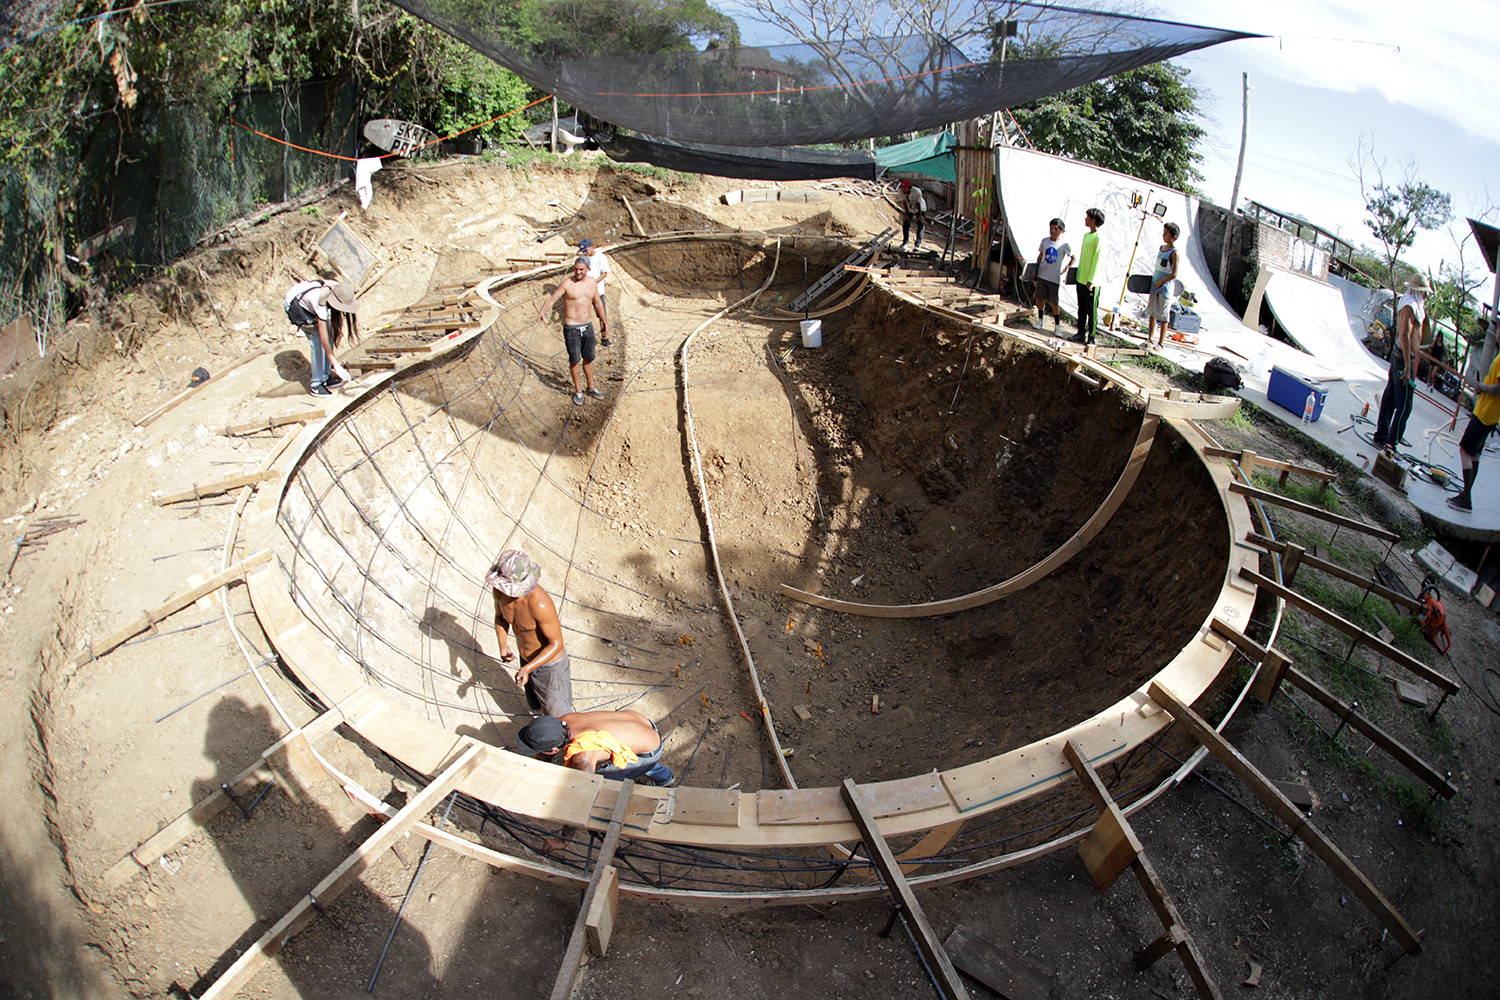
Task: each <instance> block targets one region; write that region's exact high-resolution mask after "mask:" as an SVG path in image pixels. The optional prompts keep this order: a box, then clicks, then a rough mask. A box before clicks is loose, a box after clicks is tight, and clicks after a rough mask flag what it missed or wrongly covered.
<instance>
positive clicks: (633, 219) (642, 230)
mask: <svg viewBox="0 0 1500 1000" xmlns="http://www.w3.org/2000/svg"><path fill="white" fill-rule="evenodd" d="M620 200H621V201H623V202H624V203H625V211H626V212H627V213H629V215H630V224H631V225H632V226H634V227H635V233H636V235H637V236H650V235H651V234H650V233H648V232H646V227H645V226H643V225H641V220H640V219H639V218H638V217H637V216H636V214H635V206H634V205H632V204H630V199H629V198H626V197H625V196H624V195H623V194H622V195H620Z"/></svg>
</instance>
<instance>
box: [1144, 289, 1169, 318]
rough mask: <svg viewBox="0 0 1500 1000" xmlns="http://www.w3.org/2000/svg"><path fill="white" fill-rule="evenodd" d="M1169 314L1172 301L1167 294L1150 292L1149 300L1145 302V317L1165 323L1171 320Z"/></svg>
mask: <svg viewBox="0 0 1500 1000" xmlns="http://www.w3.org/2000/svg"><path fill="white" fill-rule="evenodd" d="M1171 314H1172V300H1171V298H1170V297H1169V296H1168V295H1167V293H1166V292H1152V293H1151V298H1150V299H1149V300H1148V301H1147V302H1146V315H1147V316H1150V317H1151V318H1152V319H1159V320H1161V321H1162V322H1163V323H1165V322H1166V321H1167V320H1168V319H1170V318H1171Z"/></svg>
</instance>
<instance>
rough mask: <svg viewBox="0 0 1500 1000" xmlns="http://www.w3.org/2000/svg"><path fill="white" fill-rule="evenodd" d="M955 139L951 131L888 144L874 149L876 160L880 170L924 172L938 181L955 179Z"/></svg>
mask: <svg viewBox="0 0 1500 1000" xmlns="http://www.w3.org/2000/svg"><path fill="white" fill-rule="evenodd" d="M957 146H958V140H957V139H955V138H953V133H951V132H939V133H938V134H937V135H928V136H923V137H922V138H920V139H913V140H912V141H911V142H903V143H901V144H900V145H896V146H887V147H885V148H884V149H877V150H876V151H875V162H876V163H877V164H878V165H879V166H880V168H881V169H882V170H896V171H900V172H901V173H903V174H926V175H927V176H928V177H933V178H936V179H937V180H940V181H952V180H956V179H957V174H956V173H955V172H954V169H953V161H954V160H955V159H956V156H955V155H954V152H953V150H954V148H956V147H957Z"/></svg>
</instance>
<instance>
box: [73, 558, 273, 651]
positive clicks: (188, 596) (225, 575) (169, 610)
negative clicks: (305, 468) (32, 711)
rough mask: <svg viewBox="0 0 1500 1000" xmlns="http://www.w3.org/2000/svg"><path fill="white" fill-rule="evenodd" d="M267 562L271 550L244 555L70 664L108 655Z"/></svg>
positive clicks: (94, 644) (94, 645) (148, 612)
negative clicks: (167, 618)
mask: <svg viewBox="0 0 1500 1000" xmlns="http://www.w3.org/2000/svg"><path fill="white" fill-rule="evenodd" d="M270 561H271V550H270V549H262V550H261V551H259V552H257V553H255V554H254V555H250V556H246V557H245V558H244V559H241V560H240V561H239V562H237V563H235V564H234V565H233V566H231V567H229V568H228V569H226V570H224V571H222V572H219V573H215V574H214V575H213V576H211V577H209V578H208V579H207V580H204V581H203V582H202V583H200V584H198V585H197V586H196V587H194V588H192V589H191V590H186V591H183V592H182V593H180V594H178V595H177V596H176V597H173V598H172V599H171V600H169V601H167V602H166V603H164V604H158V605H157V606H156V607H154V608H152V609H151V610H150V611H147V612H145V613H143V614H142V615H141V617H140V618H138V619H136V620H135V621H134V622H132V623H131V624H129V625H127V626H125V627H124V628H122V629H121V630H120V631H118V632H116V633H115V634H113V635H111V636H109V637H108V638H105V639H101V640H99V641H98V642H94V643H90V644H89V648H88V649H86V650H84V651H83V652H81V653H75V654H74V655H73V657H72V658H71V659H70V660H69V663H71V664H72V666H74V667H79V666H82V665H83V664H85V663H87V662H88V661H89V660H92V659H94V658H95V657H98V656H103V655H104V654H105V653H107V652H109V651H110V650H111V649H114V648H115V647H116V646H119V645H120V644H121V643H123V642H125V641H126V640H128V639H130V638H132V637H133V636H137V635H139V634H140V633H142V632H145V631H147V630H148V629H152V628H155V627H156V623H157V622H159V621H161V620H162V619H164V618H166V617H168V616H169V615H173V614H176V613H177V612H179V611H181V610H182V609H183V608H185V607H187V606H188V605H189V604H192V603H193V602H194V601H197V600H198V599H199V598H200V597H203V596H205V595H207V594H211V593H213V592H214V591H216V590H218V589H219V588H220V587H222V586H224V585H225V584H226V583H230V582H232V581H234V580H238V579H239V578H240V577H242V576H244V575H245V574H246V573H248V572H249V571H250V570H252V569H254V568H255V567H257V566H259V565H261V564H262V563H267V562H270Z"/></svg>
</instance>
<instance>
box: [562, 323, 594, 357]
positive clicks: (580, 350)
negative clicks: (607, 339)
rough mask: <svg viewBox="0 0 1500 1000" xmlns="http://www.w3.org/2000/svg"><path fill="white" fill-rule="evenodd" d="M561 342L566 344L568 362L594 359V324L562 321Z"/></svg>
mask: <svg viewBox="0 0 1500 1000" xmlns="http://www.w3.org/2000/svg"><path fill="white" fill-rule="evenodd" d="M563 343H564V344H566V345H567V346H568V364H570V365H576V364H578V362H580V361H593V360H594V324H592V323H578V324H576V325H575V324H573V323H564V324H563Z"/></svg>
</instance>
